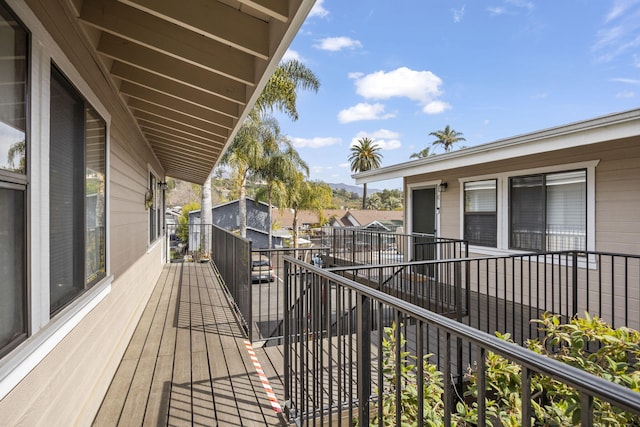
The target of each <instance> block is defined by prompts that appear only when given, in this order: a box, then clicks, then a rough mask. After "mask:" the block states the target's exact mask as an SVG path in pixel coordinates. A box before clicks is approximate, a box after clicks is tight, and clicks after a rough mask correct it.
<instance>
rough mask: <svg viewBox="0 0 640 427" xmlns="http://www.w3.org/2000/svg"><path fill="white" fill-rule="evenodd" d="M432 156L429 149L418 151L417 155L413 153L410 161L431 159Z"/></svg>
mask: <svg viewBox="0 0 640 427" xmlns="http://www.w3.org/2000/svg"><path fill="white" fill-rule="evenodd" d="M430 155H431V153H429V147H425V148H423V149H422V150H420V151H418V152H417V153H413V154H412V155H410V156H409V158H410V159H422V158H425V157H429V156H430Z"/></svg>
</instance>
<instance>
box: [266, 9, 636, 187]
mask: <svg viewBox="0 0 640 427" xmlns="http://www.w3.org/2000/svg"><path fill="white" fill-rule="evenodd" d="M286 58H297V59H298V60H300V61H302V62H303V63H304V64H305V65H307V66H308V67H309V68H311V69H312V70H313V71H314V72H315V73H316V75H317V76H318V77H319V79H320V82H321V87H320V90H319V91H318V92H317V93H313V92H301V93H300V94H299V97H298V112H299V113H300V118H299V120H298V121H297V122H292V121H291V120H290V119H288V118H287V117H286V116H283V115H279V114H278V115H276V117H277V118H278V120H279V121H280V124H281V127H282V131H283V132H284V133H285V134H286V135H287V136H288V137H289V138H290V139H291V140H292V141H293V143H294V144H295V145H296V147H297V148H298V151H299V152H300V154H301V156H302V157H303V158H304V159H305V161H306V162H307V163H308V164H309V166H310V168H311V178H312V179H316V180H323V181H325V182H335V183H339V182H343V183H346V184H354V180H353V179H352V178H351V171H350V169H349V165H348V161H347V158H348V156H349V147H350V145H351V144H352V143H353V142H355V141H356V140H357V139H358V138H361V137H369V138H372V139H373V140H374V141H375V142H376V143H377V144H378V145H380V146H381V147H382V150H381V151H380V152H381V154H382V155H383V158H382V166H388V165H392V164H397V163H401V162H405V161H408V160H409V156H410V155H411V154H412V153H415V152H417V151H420V150H421V149H422V148H424V147H426V146H430V145H431V143H432V142H433V140H434V138H433V137H432V136H429V133H430V132H433V131H436V130H440V129H444V127H445V126H446V125H450V126H451V127H452V128H453V129H455V130H456V131H458V132H462V133H463V134H464V137H465V138H466V141H465V142H463V145H465V146H475V145H478V144H483V143H487V142H492V141H495V140H497V139H501V138H507V137H510V136H515V135H519V134H523V133H528V132H532V131H536V130H540V129H545V128H549V127H552V126H557V125H562V124H567V123H571V122H574V121H579V120H584V119H590V118H594V117H597V116H600V115H604V114H608V113H614V112H619V111H624V110H629V109H633V108H638V107H639V106H640V105H639V100H640V0H562V1H551V0H547V1H523V0H495V1H489V2H486V1H473V2H471V1H467V2H462V1H455V0H454V1H451V0H428V1H425V0H395V1H394V0H318V1H317V3H316V5H315V6H314V8H313V10H312V12H311V14H310V15H309V17H308V18H307V20H306V21H305V23H304V24H303V26H302V28H301V30H300V31H299V33H298V35H297V36H296V38H295V39H294V41H293V43H292V44H291V46H290V48H289V50H288V51H287V53H286V54H285V59H286ZM438 152H439V151H438ZM371 187H372V188H400V187H401V182H400V181H398V180H394V181H387V182H381V183H375V184H372V185H371Z"/></svg>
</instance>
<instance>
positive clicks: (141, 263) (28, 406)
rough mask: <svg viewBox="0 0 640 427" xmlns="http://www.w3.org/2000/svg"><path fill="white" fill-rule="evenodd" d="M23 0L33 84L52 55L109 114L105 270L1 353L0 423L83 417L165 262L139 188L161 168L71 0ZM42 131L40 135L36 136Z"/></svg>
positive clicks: (40, 111) (36, 279)
mask: <svg viewBox="0 0 640 427" xmlns="http://www.w3.org/2000/svg"><path fill="white" fill-rule="evenodd" d="M26 3H27V5H25V3H24V2H21V1H17V0H8V4H9V6H10V7H11V8H12V9H13V10H14V12H15V13H16V14H18V16H19V17H20V19H21V20H22V21H23V22H24V23H25V25H26V26H27V27H28V28H29V30H30V31H31V32H32V38H33V40H32V43H31V45H32V48H33V52H32V55H31V57H32V59H33V58H35V61H33V62H34V64H32V66H33V67H35V68H38V67H43V68H42V69H40V70H35V71H34V73H33V74H32V75H38V76H40V78H41V80H40V81H35V82H32V84H33V89H32V90H33V91H37V90H38V88H39V87H45V86H46V84H47V83H48V75H49V73H50V71H49V70H48V64H49V63H50V61H51V60H53V61H54V62H55V63H56V65H58V66H59V67H60V68H61V69H62V71H63V72H64V73H65V74H66V75H67V77H69V79H70V80H71V82H72V83H73V84H74V86H76V87H77V88H78V90H79V91H80V92H81V93H82V94H83V96H85V97H86V98H87V100H88V101H89V102H90V103H92V104H93V103H94V102H95V103H97V104H100V105H99V106H98V105H94V106H95V107H96V108H98V111H99V112H101V113H103V112H104V111H106V112H107V113H108V115H109V116H110V123H108V126H107V129H108V142H107V147H108V159H107V177H108V187H107V196H108V199H107V203H108V205H107V227H108V228H107V235H108V242H107V260H108V261H107V263H108V270H107V276H108V277H107V279H106V280H105V281H104V282H105V283H101V284H99V285H96V286H95V287H94V288H92V289H90V290H89V291H87V292H86V293H85V294H84V295H83V296H82V297H81V298H79V299H78V300H76V301H74V302H73V303H71V304H70V305H69V307H67V308H66V309H65V310H63V313H61V314H59V315H57V316H56V317H54V318H52V319H46V318H45V319H35V320H36V321H34V320H32V323H35V324H33V325H32V333H31V336H30V337H29V338H28V339H27V341H26V342H24V343H22V344H21V345H20V346H19V347H18V348H17V349H16V350H14V351H13V352H11V353H9V354H8V355H7V356H5V357H4V358H3V359H2V360H0V372H1V373H2V374H3V376H2V377H1V378H0V389H2V390H4V391H5V393H3V394H2V396H3V397H2V398H1V400H0V420H2V424H3V425H89V424H90V423H91V421H92V419H93V416H94V414H95V412H96V411H97V408H98V407H99V405H100V403H101V401H102V398H103V396H104V393H105V392H106V389H107V387H108V386H109V384H110V381H111V378H112V376H113V374H114V372H115V370H116V368H117V367H118V364H119V363H120V360H121V357H122V355H123V354H124V351H125V349H126V346H127V344H128V342H129V340H130V338H131V335H132V333H133V330H134V327H135V326H136V324H137V321H138V319H139V318H140V316H141V314H142V311H143V309H144V306H145V304H146V302H147V300H148V298H149V296H150V294H151V291H152V289H153V286H154V285H155V283H156V281H157V279H158V277H159V275H160V272H161V270H162V266H163V241H162V239H158V240H157V241H155V242H152V243H150V242H149V237H148V236H149V228H148V227H149V212H148V211H147V210H145V207H144V194H145V191H146V189H147V188H148V185H149V184H148V175H149V171H150V170H153V171H154V172H155V173H156V174H158V175H159V176H160V177H163V176H164V173H163V170H162V168H161V166H160V165H159V164H158V162H157V160H156V159H155V157H154V155H153V153H152V151H151V149H150V147H149V146H148V145H147V144H146V142H145V141H144V140H143V138H142V136H141V134H140V132H139V130H138V129H137V127H136V126H135V124H134V122H133V121H132V118H131V116H130V114H129V112H128V111H127V109H126V107H124V105H123V104H122V100H121V99H120V98H119V96H118V95H117V94H116V92H115V88H114V87H113V85H112V83H111V82H110V81H109V80H107V79H106V78H105V75H104V73H103V72H102V70H101V69H100V68H99V67H98V66H97V65H96V62H97V61H96V59H95V58H94V57H93V54H92V50H91V48H90V47H89V46H88V45H87V41H86V39H85V38H84V33H83V32H82V31H81V30H80V28H79V26H78V24H77V22H76V20H75V19H72V17H70V16H68V15H67V13H68V6H67V5H68V4H69V3H68V2H63V1H62V0H60V2H59V3H60V4H58V2H57V1H56V2H54V1H50V0H46V1H45V0H42V1H37V0H29V1H27V2H26ZM88 36H89V37H91V36H92V34H88ZM46 94H48V91H44V92H43V93H42V94H38V93H37V92H35V93H34V96H33V98H32V105H31V112H32V113H31V114H32V116H31V119H32V122H33V124H32V126H33V129H32V138H31V140H30V143H31V146H32V147H31V150H32V151H33V152H34V153H35V152H37V151H40V150H41V145H42V144H45V143H46V142H47V141H48V140H47V129H48V102H47V101H46V99H45V98H46ZM39 135H41V136H42V139H39V138H36V136H39ZM45 151H46V150H45ZM34 157H36V156H35V155H34ZM45 162H46V159H45ZM41 179H43V180H45V181H44V182H42V181H40V180H41ZM30 180H31V181H30V184H31V194H30V196H29V197H30V204H31V206H32V207H33V206H39V205H40V204H42V205H43V206H46V205H47V204H46V199H47V195H46V191H44V190H42V189H43V188H47V187H46V186H47V185H48V181H46V175H45V174H41V173H40V171H39V170H37V168H36V169H34V170H32V171H31V173H30ZM45 212H48V211H46V210H45ZM31 216H32V221H31V224H32V230H31V232H32V236H31V240H30V241H29V246H30V248H32V250H31V254H32V255H31V257H32V262H31V270H30V277H31V283H30V288H31V289H46V288H47V287H48V282H47V283H42V282H44V279H47V278H48V274H47V273H46V272H44V271H43V267H42V266H43V265H48V264H47V263H44V264H42V263H41V262H40V260H39V259H38V256H37V255H38V254H39V253H40V252H39V251H43V252H42V254H44V255H46V254H48V249H45V248H39V247H38V246H37V244H38V242H39V236H38V235H33V234H34V233H35V230H34V229H33V228H34V225H33V224H37V223H41V224H47V223H48V217H46V215H44V214H40V212H39V211H36V210H34V211H32V213H31ZM43 230H45V231H46V226H44V227H43ZM47 241H48V240H47ZM80 304H83V305H82V308H81V307H80ZM34 361H35V362H34ZM33 365H35V366H33ZM7 390H8V391H7Z"/></svg>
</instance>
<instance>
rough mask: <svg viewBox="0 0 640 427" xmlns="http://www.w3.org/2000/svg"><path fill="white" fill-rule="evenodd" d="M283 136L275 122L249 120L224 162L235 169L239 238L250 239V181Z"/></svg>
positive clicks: (234, 141) (227, 152)
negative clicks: (248, 228) (251, 176)
mask: <svg viewBox="0 0 640 427" xmlns="http://www.w3.org/2000/svg"><path fill="white" fill-rule="evenodd" d="M279 133H280V129H279V126H278V123H277V121H276V120H275V119H273V118H269V119H265V120H254V119H253V118H251V117H249V118H247V120H246V121H245V122H244V123H243V124H242V126H241V127H240V129H239V130H238V133H237V134H236V137H235V138H234V139H233V141H232V143H231V145H230V146H229V148H228V149H227V151H226V152H225V153H224V155H223V156H222V159H221V163H222V164H223V165H228V166H230V167H231V168H232V169H233V180H234V183H235V186H236V188H237V189H238V193H239V196H238V210H239V213H238V215H239V217H240V218H239V222H240V236H242V237H247V189H246V184H247V178H248V177H249V175H250V174H251V173H252V172H256V171H258V170H259V169H260V167H261V165H262V162H263V157H264V155H265V152H267V151H269V150H273V147H272V146H271V147H270V145H272V144H275V141H276V139H277V137H276V135H278V134H279Z"/></svg>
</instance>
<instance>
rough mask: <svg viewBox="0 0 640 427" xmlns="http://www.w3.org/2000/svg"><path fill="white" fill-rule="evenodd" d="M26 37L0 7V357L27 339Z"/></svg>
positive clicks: (1, 5) (17, 23)
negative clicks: (0, 58) (0, 64)
mask: <svg viewBox="0 0 640 427" xmlns="http://www.w3.org/2000/svg"><path fill="white" fill-rule="evenodd" d="M28 43H29V34H28V33H27V31H26V30H25V29H24V27H23V26H22V25H21V23H20V22H18V20H17V19H16V18H15V17H14V16H13V15H12V14H11V12H10V11H9V10H8V9H6V7H5V6H4V4H3V3H2V2H0V52H1V56H2V66H1V67H0V356H2V355H4V354H6V353H7V352H9V351H10V350H11V349H13V348H14V347H15V346H16V345H17V344H18V343H19V342H20V341H22V340H23V339H24V338H25V337H26V335H27V324H28V322H27V274H26V265H27V262H26V259H27V249H26V236H27V230H26V200H27V196H26V194H27V175H26V173H27V144H28V138H27V134H26V123H27V108H26V102H27V88H28V84H27V83H28V81H27V72H28V69H29V66H28V57H29V56H28V46H29V44H28Z"/></svg>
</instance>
